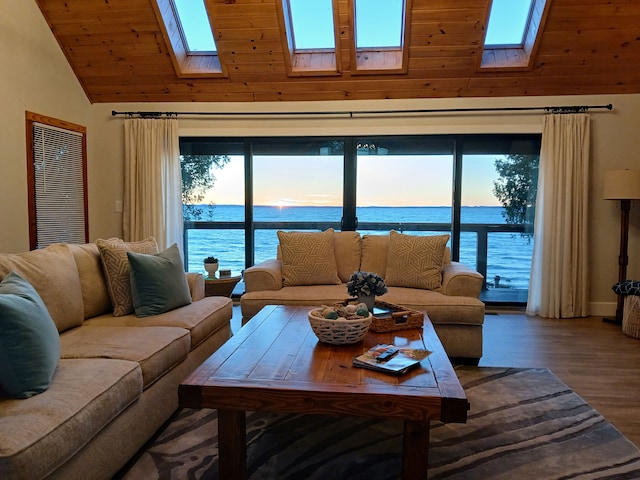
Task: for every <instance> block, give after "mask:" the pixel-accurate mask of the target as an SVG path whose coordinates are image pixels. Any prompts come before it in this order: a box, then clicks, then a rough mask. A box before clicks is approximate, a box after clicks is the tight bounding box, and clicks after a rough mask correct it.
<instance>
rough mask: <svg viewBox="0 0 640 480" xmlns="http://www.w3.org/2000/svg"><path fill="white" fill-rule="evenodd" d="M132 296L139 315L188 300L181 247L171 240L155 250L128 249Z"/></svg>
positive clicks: (162, 310) (134, 307) (171, 306)
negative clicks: (162, 247)
mask: <svg viewBox="0 0 640 480" xmlns="http://www.w3.org/2000/svg"><path fill="white" fill-rule="evenodd" d="M127 257H128V258H129V266H130V267H131V297H132V299H133V309H134V310H135V312H136V315H137V316H138V317H149V316H151V315H157V314H159V313H164V312H168V311H169V310H173V309H174V308H178V307H182V306H183V305H188V304H189V303H191V293H190V292H189V284H188V283H187V277H186V276H185V271H184V266H183V263H182V257H181V256H180V250H179V249H178V246H177V245H176V244H175V243H174V244H173V245H171V246H170V247H169V248H167V249H166V250H164V251H162V252H160V253H156V254H146V253H134V252H127Z"/></svg>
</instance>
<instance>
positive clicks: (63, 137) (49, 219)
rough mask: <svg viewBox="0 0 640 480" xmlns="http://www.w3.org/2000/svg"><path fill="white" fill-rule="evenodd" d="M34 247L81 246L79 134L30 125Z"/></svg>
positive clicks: (82, 227)
mask: <svg viewBox="0 0 640 480" xmlns="http://www.w3.org/2000/svg"><path fill="white" fill-rule="evenodd" d="M33 170H34V183H35V218H36V236H37V239H36V242H37V248H42V247H46V246H47V245H50V244H52V243H59V242H64V243H84V242H85V241H86V239H85V222H86V219H85V215H84V176H83V149H82V134H81V133H78V132H74V131H71V130H65V129H62V128H57V127H54V126H51V125H44V124H41V123H36V122H34V123H33Z"/></svg>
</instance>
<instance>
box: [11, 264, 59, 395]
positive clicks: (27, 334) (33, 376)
mask: <svg viewBox="0 0 640 480" xmlns="http://www.w3.org/2000/svg"><path fill="white" fill-rule="evenodd" d="M58 360H60V337H59V336H58V330H57V329H56V326H55V324H54V323H53V320H52V319H51V315H49V312H48V311H47V307H45V306H44V302H43V301H42V299H41V298H40V295H38V293H37V292H36V291H35V289H34V288H33V287H32V286H31V285H29V283H28V282H27V281H26V280H25V279H23V278H22V277H21V276H20V275H18V274H17V273H15V272H10V273H9V275H7V276H6V277H5V279H4V280H2V282H0V395H2V394H3V393H4V394H6V395H8V396H10V397H14V398H29V397H31V396H33V395H36V394H38V393H42V392H44V391H45V390H46V389H47V388H49V384H50V382H51V378H52V377H53V373H54V372H55V370H56V366H57V365H58Z"/></svg>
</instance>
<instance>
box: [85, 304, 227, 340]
mask: <svg viewBox="0 0 640 480" xmlns="http://www.w3.org/2000/svg"><path fill="white" fill-rule="evenodd" d="M232 306H233V304H232V302H231V299H230V298H227V297H206V298H203V299H202V300H198V301H197V302H193V303H190V304H189V305H185V306H184V307H180V308H178V309H176V310H171V311H169V312H165V313H161V314H159V315H153V316H152V317H142V318H141V317H136V316H135V315H125V316H122V317H118V318H114V317H112V316H110V315H101V316H99V317H94V318H90V319H88V320H86V321H85V322H84V323H85V325H91V326H105V325H112V326H116V325H119V326H127V327H155V326H160V327H180V328H184V329H186V330H189V333H190V335H191V350H193V349H194V348H195V347H196V346H198V345H199V344H200V343H202V342H203V341H204V340H206V339H207V338H208V337H209V336H210V335H212V334H213V333H214V332H217V331H218V330H219V329H221V328H223V327H225V326H227V325H228V324H229V320H230V319H231V317H232V316H233V308H232Z"/></svg>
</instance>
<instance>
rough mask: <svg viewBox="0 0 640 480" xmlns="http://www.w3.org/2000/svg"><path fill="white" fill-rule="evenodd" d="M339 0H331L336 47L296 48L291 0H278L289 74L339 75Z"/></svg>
mask: <svg viewBox="0 0 640 480" xmlns="http://www.w3.org/2000/svg"><path fill="white" fill-rule="evenodd" d="M338 3H339V0H331V8H332V18H333V36H334V45H335V47H334V48H296V47H295V34H294V28H293V15H292V13H291V6H290V3H289V0H276V7H277V9H278V20H279V21H280V30H281V35H280V36H281V38H282V44H283V49H284V52H285V55H284V60H285V65H286V68H287V74H288V75H289V76H293V77H295V76H324V75H339V74H340V72H341V68H340V61H341V55H340V35H339V29H338V25H339V18H340V17H339V14H338Z"/></svg>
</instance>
